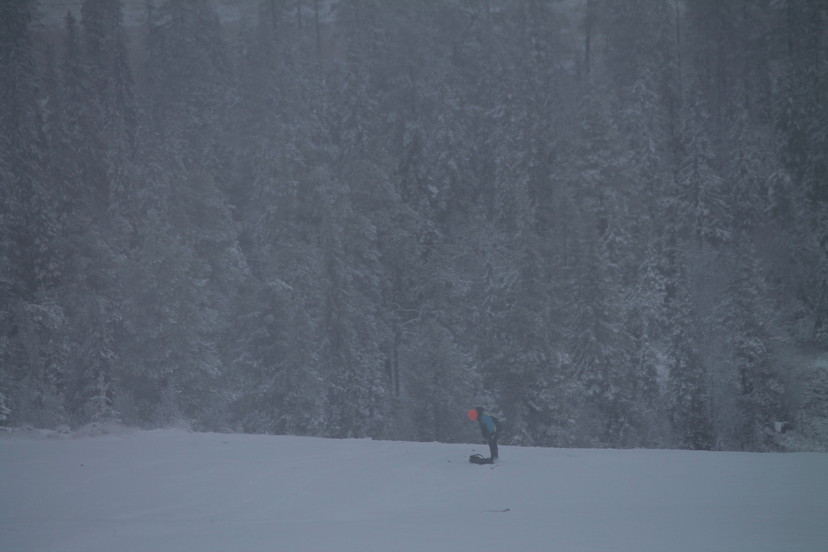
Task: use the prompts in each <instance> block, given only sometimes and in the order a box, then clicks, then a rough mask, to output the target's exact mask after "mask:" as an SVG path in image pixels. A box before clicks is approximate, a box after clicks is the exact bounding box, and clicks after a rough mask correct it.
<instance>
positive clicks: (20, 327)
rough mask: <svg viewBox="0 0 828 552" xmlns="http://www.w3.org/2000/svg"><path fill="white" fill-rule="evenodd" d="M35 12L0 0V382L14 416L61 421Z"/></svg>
mask: <svg viewBox="0 0 828 552" xmlns="http://www.w3.org/2000/svg"><path fill="white" fill-rule="evenodd" d="M36 14H37V10H36V2H31V1H28V0H15V1H12V2H4V3H3V4H2V6H0V235H2V238H0V266H2V268H0V355H2V356H0V382H2V383H0V385H2V390H3V392H4V393H8V394H7V395H6V396H7V399H8V401H9V404H7V406H6V408H8V409H9V410H10V411H11V418H10V419H9V421H10V422H11V423H22V422H30V423H37V424H41V425H54V424H56V423H59V422H62V421H64V420H65V412H64V409H63V394H62V380H61V374H62V372H63V359H62V350H63V345H64V342H63V338H62V335H61V331H62V330H63V322H64V317H63V313H62V311H61V308H60V305H59V304H58V303H56V301H55V297H54V290H53V286H54V284H55V281H56V277H57V276H58V274H57V273H56V268H57V263H56V261H57V259H58V258H59V256H60V247H59V240H58V239H57V238H58V235H59V233H60V225H59V218H60V217H61V213H60V211H59V209H58V208H57V203H56V202H55V201H53V198H52V197H51V192H52V190H51V181H50V176H51V175H50V174H49V172H50V165H51V163H50V162H49V161H48V155H49V144H48V142H47V141H46V138H47V137H46V136H45V132H44V130H45V128H46V119H45V117H44V113H43V109H42V106H44V105H45V104H46V103H47V102H48V99H47V98H46V97H45V96H44V89H43V88H42V87H41V83H40V82H39V79H38V55H37V49H36V44H35V39H34V25H35V19H36ZM53 75H54V74H53ZM53 81H54V78H53ZM54 90H55V87H54V86H52V87H51V88H50V90H49V91H50V92H52V91H54Z"/></svg>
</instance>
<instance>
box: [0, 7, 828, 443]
mask: <svg viewBox="0 0 828 552" xmlns="http://www.w3.org/2000/svg"><path fill="white" fill-rule="evenodd" d="M826 95H828V4H826V3H825V2H823V1H820V0H733V1H728V2H721V1H720V0H625V1H620V0H418V1H416V2H394V1H382V0H257V1H255V2H254V1H253V0H250V1H249V2H239V3H237V4H233V3H232V2H229V0H225V1H223V2H220V1H219V0H141V1H137V0H129V1H128V0H76V1H70V0H40V1H38V0H4V1H3V2H0V426H4V427H20V426H24V425H30V426H33V427H50V428H54V427H59V426H70V427H76V426H80V425H84V424H89V423H93V422H98V423H105V422H118V423H122V424H127V425H133V426H140V427H162V426H168V425H172V424H182V423H183V424H186V425H187V426H189V427H191V428H193V429H195V430H204V431H232V432H248V433H272V434H293V435H314V436H326V437H336V438H345V437H354V438H365V437H370V438H375V439H398V440H416V441H442V442H458V441H467V440H468V439H469V438H474V431H476V428H474V427H470V426H471V425H472V424H470V422H469V421H468V420H466V419H465V416H464V413H465V411H466V410H467V409H468V408H471V407H474V406H484V407H486V408H487V409H488V410H491V411H492V412H494V413H496V414H497V415H498V417H499V418H500V419H501V421H502V423H503V426H504V429H503V431H502V435H503V437H502V442H503V443H504V444H513V445H524V446H557V447H564V446H565V447H617V448H626V447H651V448H662V447H673V448H685V449H701V450H754V451H775V450H825V449H826V447H828V98H826ZM0 429H1V428H0Z"/></svg>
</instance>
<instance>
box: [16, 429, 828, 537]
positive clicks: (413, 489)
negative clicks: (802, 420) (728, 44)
mask: <svg viewBox="0 0 828 552" xmlns="http://www.w3.org/2000/svg"><path fill="white" fill-rule="evenodd" d="M485 448H486V447H484V446H472V445H446V444H437V443H402V442H385V441H370V440H341V441H338V440H329V439H313V438H302V437H274V436H252V435H225V434H209V433H189V432H186V431H182V430H158V431H134V432H123V433H121V434H117V435H105V436H97V437H82V438H78V437H74V438H69V437H62V438H45V437H42V436H41V437H33V436H31V435H28V436H25V437H24V436H5V437H2V438H0V550H2V551H8V552H28V551H54V552H72V551H77V552H132V551H141V552H165V551H170V552H184V551H187V552H190V551H192V552H209V551H216V552H243V551H327V550H335V551H337V552H343V551H416V552H426V551H428V552H430V551H441V550H445V551H452V552H459V551H474V552H486V551H497V550H502V551H506V550H509V551H534V550H537V551H558V550H559V551H566V552H575V551H595V552H609V551H635V552H647V551H653V552H675V551H692V552H712V551H722V552H740V551H744V552H761V551H768V552H792V551H814V552H824V551H825V550H828V454H748V453H722V452H687V451H666V450H565V449H538V448H514V447H501V457H502V462H501V463H500V464H498V465H496V466H495V467H494V468H493V467H491V466H476V465H471V464H469V463H468V462H467V458H468V455H469V454H471V453H472V452H473V451H477V452H485V451H484V450H483V449H485Z"/></svg>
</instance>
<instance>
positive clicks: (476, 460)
mask: <svg viewBox="0 0 828 552" xmlns="http://www.w3.org/2000/svg"><path fill="white" fill-rule="evenodd" d="M469 462H471V463H472V464H491V463H492V459H491V458H486V457H485V456H483V455H482V454H472V455H471V456H469Z"/></svg>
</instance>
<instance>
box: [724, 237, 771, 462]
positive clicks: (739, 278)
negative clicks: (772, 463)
mask: <svg viewBox="0 0 828 552" xmlns="http://www.w3.org/2000/svg"><path fill="white" fill-rule="evenodd" d="M738 243H739V247H738V248H737V252H736V256H735V257H734V259H733V269H732V271H731V274H732V280H731V282H730V284H729V286H728V289H727V296H726V297H725V299H724V301H723V302H722V303H721V304H720V305H719V306H718V308H717V312H716V315H717V318H718V319H719V320H720V322H719V324H718V325H719V326H720V327H721V328H722V330H723V331H724V332H725V335H726V337H725V343H726V345H727V350H728V353H729V354H728V356H727V364H726V365H725V366H723V367H722V368H721V369H722V370H731V371H732V372H733V373H734V375H735V378H736V385H737V391H736V392H737V393H738V396H737V406H738V409H739V411H738V413H737V415H738V419H737V420H735V421H734V426H735V427H734V428H733V430H734V431H735V433H736V434H735V435H734V436H733V439H734V440H735V444H736V446H737V447H739V448H742V449H749V450H755V449H760V450H766V449H768V448H769V447H771V446H772V435H771V434H772V431H773V423H774V422H775V421H779V420H785V419H787V413H786V412H785V408H784V392H785V389H784V380H783V378H782V377H781V374H778V373H776V372H775V370H774V366H773V364H774V363H773V360H772V358H773V357H772V350H771V344H770V338H771V334H770V331H769V326H770V325H771V324H772V323H773V319H772V317H771V307H770V304H769V298H768V293H767V286H766V284H765V282H764V280H763V277H762V270H761V269H760V266H759V262H758V260H757V255H756V251H755V249H754V246H753V244H752V243H751V242H750V240H749V239H748V237H747V236H746V235H745V234H741V235H740V238H739V241H738Z"/></svg>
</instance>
